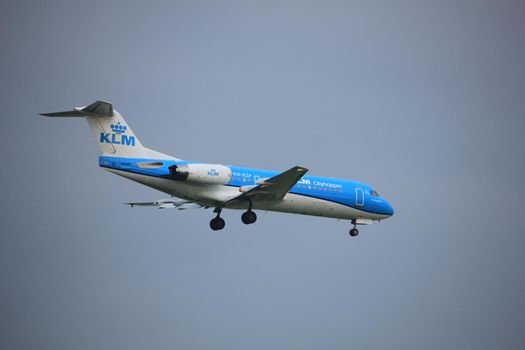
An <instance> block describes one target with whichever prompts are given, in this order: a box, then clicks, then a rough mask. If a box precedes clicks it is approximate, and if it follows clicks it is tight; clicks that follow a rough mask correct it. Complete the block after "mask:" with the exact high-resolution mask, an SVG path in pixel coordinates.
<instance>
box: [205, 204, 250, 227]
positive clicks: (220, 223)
mask: <svg viewBox="0 0 525 350" xmlns="http://www.w3.org/2000/svg"><path fill="white" fill-rule="evenodd" d="M221 211H222V208H215V211H214V212H215V213H217V216H215V217H214V218H213V219H211V221H210V227H211V229H212V230H213V231H219V230H222V229H223V228H224V226H226V223H225V222H224V219H223V218H221ZM241 220H242V222H243V223H244V224H246V225H250V224H253V223H254V222H255V221H257V214H255V212H253V211H252V206H251V204H250V208H249V209H248V210H247V211H245V212H244V213H242V216H241Z"/></svg>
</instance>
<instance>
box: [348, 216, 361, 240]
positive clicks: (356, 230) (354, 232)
mask: <svg viewBox="0 0 525 350" xmlns="http://www.w3.org/2000/svg"><path fill="white" fill-rule="evenodd" d="M352 224H353V225H354V227H353V228H352V229H351V230H350V232H348V233H349V234H350V236H352V237H355V236H357V235H358V234H359V230H358V229H357V228H356V225H357V221H356V220H355V219H354V220H352Z"/></svg>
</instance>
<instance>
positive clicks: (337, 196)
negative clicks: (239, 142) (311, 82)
mask: <svg viewBox="0 0 525 350" xmlns="http://www.w3.org/2000/svg"><path fill="white" fill-rule="evenodd" d="M40 115H42V116H46V117H85V118H86V120H87V122H88V124H89V126H90V128H91V131H92V133H93V136H94V137H95V139H96V140H97V142H98V145H99V147H100V150H101V152H102V155H101V156H100V157H99V166H100V167H102V168H103V169H105V170H107V171H109V172H111V173H114V174H117V175H120V176H122V177H125V178H127V179H130V180H133V181H136V182H138V183H140V184H143V185H146V186H149V187H152V188H154V189H156V190H159V191H161V192H164V193H166V194H169V195H170V196H171V198H168V199H160V200H156V201H152V202H129V203H125V204H128V205H130V206H131V207H134V206H153V207H157V208H159V209H169V208H176V209H179V210H183V209H190V208H214V213H215V217H214V218H213V219H212V220H211V221H210V228H211V229H212V230H214V231H217V230H222V229H223V228H224V227H225V221H224V219H223V218H221V212H222V210H223V209H240V210H244V213H243V214H242V215H241V220H242V222H243V223H244V224H247V225H248V224H253V223H254V222H255V221H256V220H257V215H256V213H255V211H254V210H261V211H276V212H284V213H294V214H303V215H312V216H319V217H326V218H335V219H343V220H350V222H351V223H352V228H351V229H350V231H349V234H350V236H352V237H355V236H357V235H358V234H359V231H358V229H357V227H356V226H357V225H368V224H371V223H372V222H373V221H381V220H384V219H387V218H389V217H391V216H392V215H393V214H394V209H393V207H392V206H391V205H390V203H388V201H387V200H386V199H384V198H383V197H381V196H379V194H378V193H377V192H376V191H375V190H374V189H373V188H372V187H371V186H369V185H367V184H364V183H360V182H356V181H350V180H343V179H335V178H328V177H319V176H307V175H306V173H307V172H308V169H307V168H305V167H302V166H294V167H292V168H290V169H288V170H286V171H284V172H276V171H269V170H260V169H252V168H245V167H238V166H231V165H222V164H209V163H202V162H191V161H185V160H181V159H178V158H175V157H172V156H169V155H166V154H163V153H160V152H157V151H154V150H151V149H148V148H146V147H144V146H142V144H141V143H140V141H139V139H138V137H137V136H136V135H135V133H134V132H133V131H132V130H131V128H130V127H129V125H128V124H127V123H126V122H125V121H124V118H123V117H122V116H121V115H120V113H118V112H117V110H115V109H113V105H112V104H111V103H109V102H105V101H96V102H94V103H92V104H90V105H88V106H84V107H75V108H73V109H72V110H69V111H64V112H52V113H41V114H40Z"/></svg>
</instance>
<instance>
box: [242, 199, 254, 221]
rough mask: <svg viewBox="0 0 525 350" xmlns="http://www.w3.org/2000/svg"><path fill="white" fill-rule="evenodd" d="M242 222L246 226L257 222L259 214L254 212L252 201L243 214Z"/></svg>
mask: <svg viewBox="0 0 525 350" xmlns="http://www.w3.org/2000/svg"><path fill="white" fill-rule="evenodd" d="M241 220H242V222H243V223H244V224H246V225H250V224H253V223H254V222H255V221H257V214H255V213H254V212H253V211H252V201H250V206H249V207H248V210H247V211H245V212H244V213H242V216H241Z"/></svg>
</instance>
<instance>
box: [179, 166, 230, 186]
mask: <svg viewBox="0 0 525 350" xmlns="http://www.w3.org/2000/svg"><path fill="white" fill-rule="evenodd" d="M169 170H170V174H171V176H172V177H173V178H174V179H175V180H179V181H188V182H196V183H202V184H210V185H225V184H227V183H228V182H230V179H231V177H232V171H231V169H230V168H229V167H227V166H225V165H221V164H181V165H172V166H170V167H169Z"/></svg>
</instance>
